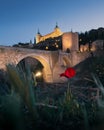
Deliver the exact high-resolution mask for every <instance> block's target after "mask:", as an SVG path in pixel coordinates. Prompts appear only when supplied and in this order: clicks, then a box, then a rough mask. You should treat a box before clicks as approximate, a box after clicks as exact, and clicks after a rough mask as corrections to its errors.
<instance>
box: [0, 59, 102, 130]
mask: <svg viewBox="0 0 104 130" xmlns="http://www.w3.org/2000/svg"><path fill="white" fill-rule="evenodd" d="M96 62H97V60H96ZM94 65H95V64H94ZM95 67H96V66H95ZM101 71H102V70H101ZM91 75H92V79H91V80H93V84H95V85H96V86H97V87H98V88H99V89H100V91H101V97H99V98H98V99H97V100H92V101H91V100H88V101H85V100H81V101H79V100H78V97H76V96H75V95H74V93H73V92H72V91H71V87H70V85H68V86H67V89H66V90H65V91H64V92H63V93H62V94H60V95H57V97H55V95H54V94H53V95H50V94H52V91H51V90H50V88H48V93H49V95H46V97H44V94H41V97H40V95H39V94H40V93H42V89H40V87H38V85H37V86H35V85H34V82H35V80H34V78H33V75H32V73H31V71H30V69H29V68H28V67H27V68H26V71H25V72H24V71H23V70H22V68H20V67H19V68H18V67H17V68H16V67H15V66H14V65H11V64H9V65H7V78H8V80H7V81H4V79H3V80H1V82H0V88H1V89H2V90H3V91H5V92H4V93H1V94H0V129H1V130H5V129H6V130H8V129H11V130H34V129H36V130H41V129H45V130H49V129H50V130H63V129H64V130H69V129H70V130H76V129H77V130H99V128H100V129H101V127H102V129H103V128H104V127H103V123H104V105H103V104H104V100H103V98H104V87H103V85H102V83H101V81H100V79H99V76H98V74H95V73H94V71H93V72H92V73H91ZM2 81H3V82H2ZM8 81H9V82H8ZM41 87H43V86H41ZM63 87H64V86H63ZM53 89H54V88H53ZM2 90H1V91H2ZM54 92H55V90H54V91H53V93H54ZM39 97H40V98H39Z"/></svg>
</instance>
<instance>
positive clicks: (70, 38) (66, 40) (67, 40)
mask: <svg viewBox="0 0 104 130" xmlns="http://www.w3.org/2000/svg"><path fill="white" fill-rule="evenodd" d="M59 36H61V37H62V50H63V51H66V50H68V49H70V51H78V50H79V43H78V41H79V40H78V33H74V32H72V31H71V32H64V33H63V32H62V31H61V30H60V28H59V27H58V25H57V24H56V27H55V28H54V31H53V32H51V33H49V34H47V35H44V36H42V35H41V34H40V32H39V30H38V33H37V35H36V44H39V43H40V42H42V41H45V40H46V39H48V38H55V37H59Z"/></svg>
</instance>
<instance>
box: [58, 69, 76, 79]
mask: <svg viewBox="0 0 104 130" xmlns="http://www.w3.org/2000/svg"><path fill="white" fill-rule="evenodd" d="M75 74H76V71H75V69H74V68H70V67H69V68H67V69H66V70H65V72H64V73H61V74H60V77H62V76H64V77H66V78H72V77H74V76H75Z"/></svg>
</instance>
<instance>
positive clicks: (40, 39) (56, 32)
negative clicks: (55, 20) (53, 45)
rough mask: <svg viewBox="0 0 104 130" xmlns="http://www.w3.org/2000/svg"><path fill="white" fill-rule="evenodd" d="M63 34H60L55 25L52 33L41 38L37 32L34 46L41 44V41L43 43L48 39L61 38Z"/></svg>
mask: <svg viewBox="0 0 104 130" xmlns="http://www.w3.org/2000/svg"><path fill="white" fill-rule="evenodd" d="M62 34H63V33H62V32H61V30H60V28H59V27H58V26H57V25H56V27H55V28H54V31H53V32H51V33H49V34H47V35H44V36H42V35H41V34H40V32H39V30H38V33H37V35H36V44H37V43H39V42H41V41H45V40H46V39H48V38H54V37H58V36H61V35H62Z"/></svg>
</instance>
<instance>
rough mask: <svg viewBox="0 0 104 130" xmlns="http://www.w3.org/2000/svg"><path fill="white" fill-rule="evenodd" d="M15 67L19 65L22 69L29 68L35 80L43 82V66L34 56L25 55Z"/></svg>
mask: <svg viewBox="0 0 104 130" xmlns="http://www.w3.org/2000/svg"><path fill="white" fill-rule="evenodd" d="M17 67H21V68H22V70H23V71H26V69H30V71H31V73H33V74H34V75H35V77H36V81H37V82H43V81H44V80H43V68H44V66H43V65H42V64H41V62H40V61H38V60H37V59H35V58H32V57H26V58H24V59H22V60H21V61H20V62H19V63H18V65H17Z"/></svg>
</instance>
